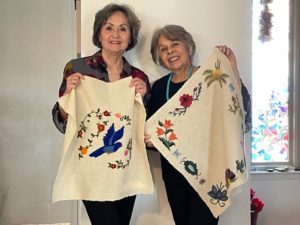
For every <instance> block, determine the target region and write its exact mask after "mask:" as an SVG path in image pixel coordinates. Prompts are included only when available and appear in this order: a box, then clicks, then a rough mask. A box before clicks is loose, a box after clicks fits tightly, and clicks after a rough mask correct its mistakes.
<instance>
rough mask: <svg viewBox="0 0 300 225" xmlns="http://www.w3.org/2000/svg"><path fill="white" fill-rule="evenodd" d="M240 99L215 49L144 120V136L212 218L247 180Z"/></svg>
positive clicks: (224, 59) (227, 67) (228, 68)
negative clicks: (202, 201)
mask: <svg viewBox="0 0 300 225" xmlns="http://www.w3.org/2000/svg"><path fill="white" fill-rule="evenodd" d="M243 125H244V111H243V105H242V96H241V93H240V91H238V88H237V82H236V79H235V77H234V76H233V72H232V69H231V66H230V63H229V61H228V59H227V57H226V56H225V55H224V54H223V53H221V52H220V51H219V50H218V49H217V48H215V49H214V51H213V52H212V54H211V55H210V56H209V58H208V59H207V60H206V63H205V64H203V65H202V66H201V67H200V69H198V71H197V72H196V73H194V74H193V76H192V77H191V78H190V79H189V80H188V81H187V82H186V83H185V84H184V85H183V87H182V88H181V89H180V90H179V91H178V92H177V93H176V94H175V95H174V96H173V97H172V98H171V99H170V100H169V101H168V102H167V103H166V104H164V105H163V106H162V107H161V108H160V109H159V110H158V111H157V112H156V113H155V114H154V115H153V116H152V117H151V118H149V120H147V121H146V133H148V134H150V135H151V141H152V142H153V144H154V146H155V147H156V148H157V149H158V150H159V151H160V152H161V154H162V155H163V156H164V157H165V158H166V159H167V160H168V161H169V162H170V163H171V164H172V165H173V166H174V167H175V168H176V169H177V170H178V171H179V172H181V173H182V174H183V175H184V177H185V178H186V179H187V180H188V182H189V183H190V184H191V186H192V187H193V188H194V189H195V190H196V191H197V192H198V193H199V195H200V197H201V198H202V199H203V200H204V201H205V202H206V204H207V205H208V207H209V208H210V210H211V211H212V213H213V215H214V216H215V217H217V216H219V215H220V214H221V213H222V212H223V211H224V210H225V209H226V208H227V207H228V206H229V205H230V193H231V192H232V190H233V189H234V188H236V187H238V186H240V185H242V184H243V183H244V182H245V181H246V179H247V171H246V168H245V157H244V149H243V147H244V133H243Z"/></svg>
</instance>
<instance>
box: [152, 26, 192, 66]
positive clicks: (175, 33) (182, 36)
mask: <svg viewBox="0 0 300 225" xmlns="http://www.w3.org/2000/svg"><path fill="white" fill-rule="evenodd" d="M162 35H163V36H165V37H166V38H168V39H169V40H171V41H180V42H182V43H183V45H184V46H185V48H186V50H187V52H188V54H189V57H190V59H191V60H192V59H193V57H194V55H195V51H196V44H195V42H194V39H193V37H192V35H191V34H190V33H189V32H187V31H186V30H185V29H184V28H183V27H182V26H179V25H166V26H164V27H162V28H159V29H157V30H155V31H154V33H153V36H152V40H151V55H152V59H153V61H154V63H156V64H158V65H161V66H164V65H163V63H162V61H161V59H160V57H159V54H158V40H159V38H160V36H162Z"/></svg>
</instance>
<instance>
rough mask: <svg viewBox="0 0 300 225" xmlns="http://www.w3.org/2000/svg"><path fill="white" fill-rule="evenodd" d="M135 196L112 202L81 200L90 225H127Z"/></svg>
mask: <svg viewBox="0 0 300 225" xmlns="http://www.w3.org/2000/svg"><path fill="white" fill-rule="evenodd" d="M135 197H136V196H131V197H127V198H124V199H121V200H117V201H113V202H108V201H107V202H98V201H86V200H83V204H84V206H85V208H86V211H87V214H88V216H89V218H90V221H91V224H92V225H129V223H130V218H131V215H132V210H133V206H134V201H135Z"/></svg>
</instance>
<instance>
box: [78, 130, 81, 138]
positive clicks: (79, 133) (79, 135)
mask: <svg viewBox="0 0 300 225" xmlns="http://www.w3.org/2000/svg"><path fill="white" fill-rule="evenodd" d="M79 137H80V138H82V130H80V131H78V134H77V138H79Z"/></svg>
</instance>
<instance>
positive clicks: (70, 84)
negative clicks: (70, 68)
mask: <svg viewBox="0 0 300 225" xmlns="http://www.w3.org/2000/svg"><path fill="white" fill-rule="evenodd" d="M81 80H84V76H83V75H82V74H81V73H73V74H71V75H70V76H68V77H67V78H66V90H65V92H64V95H67V94H70V92H71V91H72V89H74V88H76V87H77V86H78V85H79V84H80V83H81Z"/></svg>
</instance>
